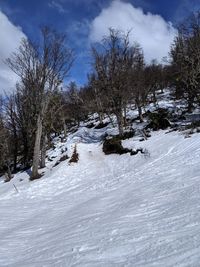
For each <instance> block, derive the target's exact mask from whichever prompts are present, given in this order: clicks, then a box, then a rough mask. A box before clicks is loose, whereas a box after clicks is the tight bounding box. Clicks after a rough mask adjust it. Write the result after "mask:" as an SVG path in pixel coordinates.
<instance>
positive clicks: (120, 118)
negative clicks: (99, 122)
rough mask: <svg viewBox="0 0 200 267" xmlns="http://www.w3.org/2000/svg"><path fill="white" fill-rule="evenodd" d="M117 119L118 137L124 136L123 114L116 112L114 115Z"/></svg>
mask: <svg viewBox="0 0 200 267" xmlns="http://www.w3.org/2000/svg"><path fill="white" fill-rule="evenodd" d="M116 117H117V124H118V130H119V135H120V136H122V135H123V134H124V128H123V114H122V112H121V111H118V112H117V113H116Z"/></svg>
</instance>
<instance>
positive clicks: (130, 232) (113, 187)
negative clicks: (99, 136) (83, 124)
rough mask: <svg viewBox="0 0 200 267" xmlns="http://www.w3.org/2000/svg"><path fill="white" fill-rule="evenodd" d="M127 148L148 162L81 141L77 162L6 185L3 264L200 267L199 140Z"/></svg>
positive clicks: (158, 140)
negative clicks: (144, 152)
mask: <svg viewBox="0 0 200 267" xmlns="http://www.w3.org/2000/svg"><path fill="white" fill-rule="evenodd" d="M71 144H72V140H70V142H69V144H68V146H71ZM124 145H125V146H129V147H133V148H134V147H145V148H146V149H148V151H149V152H150V157H148V158H145V157H144V156H143V155H141V154H138V155H136V156H132V157H131V156H129V154H126V155H121V156H119V155H110V156H105V155H104V154H103V153H102V146H101V145H100V144H99V143H95V144H94V143H93V144H92V143H91V144H84V143H78V153H79V154H80V161H79V162H78V164H72V165H71V166H69V165H68V164H67V162H66V161H64V162H62V163H60V164H59V165H58V166H56V167H55V168H53V169H52V168H49V169H47V172H46V174H45V176H44V177H43V178H42V179H40V180H37V181H34V182H31V183H29V182H26V179H25V180H24V182H21V183H17V188H18V190H19V193H16V192H15V189H14V188H13V186H12V182H11V183H10V184H0V203H1V204H0V214H1V220H0V266H1V267H3V266H12V267H29V266H31V267H46V266H63V267H65V266H69V267H72V266H73V267H74V266H77V267H78V266H80V267H86V266H87V267H104V266H108V267H113V266H117V267H133V266H134V267H135V266H142V267H143V266H144V267H145V266H159V267H160V266H164V267H168V266H180V267H189V266H190V267H192V266H194V267H198V266H200V175H199V173H200V164H199V162H200V148H199V147H200V138H199V135H198V134H194V135H193V136H192V137H191V138H188V139H185V138H184V137H183V135H181V134H179V133H170V134H165V132H164V131H160V132H156V133H154V134H153V136H152V137H151V138H150V139H148V140H147V141H144V142H142V143H140V142H139V141H135V140H134V139H130V140H126V141H124ZM23 175H24V174H21V176H23Z"/></svg>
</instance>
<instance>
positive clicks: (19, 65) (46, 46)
mask: <svg viewBox="0 0 200 267" xmlns="http://www.w3.org/2000/svg"><path fill="white" fill-rule="evenodd" d="M41 33H42V42H41V44H38V45H34V44H33V43H31V42H30V41H29V40H27V39H24V40H23V42H22V44H21V46H20V48H19V51H18V52H16V53H14V54H13V55H12V56H11V57H10V58H9V59H8V60H7V64H8V65H9V66H10V68H11V69H12V70H13V71H14V72H15V73H16V74H17V75H18V76H19V77H20V80H21V84H22V86H23V87H24V88H25V89H26V90H27V91H28V92H30V93H31V95H32V96H33V99H34V100H35V102H34V103H32V107H33V108H34V109H35V114H36V128H35V141H34V149H33V166H32V175H31V178H30V179H31V180H34V179H37V178H39V174H38V165H39V160H40V148H41V138H42V133H43V124H44V120H45V115H46V112H47V108H48V105H49V101H50V98H51V93H52V92H53V91H54V90H55V89H56V88H58V87H59V86H60V84H61V83H62V81H63V79H64V78H65V77H66V75H67V74H68V72H69V70H70V67H71V65H72V61H73V55H72V51H71V50H70V49H69V48H67V47H66V45H65V41H66V37H65V35H63V34H59V33H57V32H55V31H53V30H50V29H49V28H47V27H44V28H43V29H42V31H41ZM28 97H29V96H28Z"/></svg>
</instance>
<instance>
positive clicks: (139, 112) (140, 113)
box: [138, 105, 144, 122]
mask: <svg viewBox="0 0 200 267" xmlns="http://www.w3.org/2000/svg"><path fill="white" fill-rule="evenodd" d="M138 114H139V119H140V122H143V121H144V119H143V116H142V107H141V106H140V105H138Z"/></svg>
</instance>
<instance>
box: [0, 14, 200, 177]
mask: <svg viewBox="0 0 200 267" xmlns="http://www.w3.org/2000/svg"><path fill="white" fill-rule="evenodd" d="M41 37H42V38H41V40H42V41H40V42H38V43H37V44H35V43H32V42H31V41H30V40H27V39H24V40H23V41H22V43H21V46H20V47H19V49H18V51H16V52H15V53H13V54H12V55H11V56H10V58H9V59H7V65H8V66H9V67H10V68H11V69H12V70H13V71H14V72H15V73H16V74H17V75H18V77H19V82H18V83H17V85H16V90H15V92H14V93H13V94H12V95H7V96H5V95H3V96H1V99H0V171H1V173H3V172H6V173H7V176H8V179H11V178H12V173H15V172H16V171H18V170H19V169H28V168H30V167H31V166H32V174H31V177H30V180H34V179H37V178H39V177H40V176H39V173H38V168H39V167H40V168H43V167H45V157H46V149H47V148H48V146H49V145H50V142H51V138H52V136H55V135H58V134H61V133H62V134H63V136H64V137H66V136H67V133H68V129H69V128H70V127H71V126H74V125H79V124H80V122H81V120H84V119H85V118H87V116H88V115H89V114H92V113H95V112H96V113H97V114H98V116H99V121H100V123H102V122H103V118H104V117H105V116H107V117H109V118H111V119H112V118H113V116H114V117H115V118H116V122H117V127H118V130H119V135H123V133H124V126H126V113H127V108H128V107H129V106H130V105H132V106H135V109H137V111H138V118H139V120H140V122H142V121H143V112H144V108H145V106H146V105H147V103H154V104H155V105H156V102H157V99H156V92H157V91H161V92H162V90H163V89H164V88H170V89H171V90H172V92H173V94H174V97H175V98H176V99H184V100H185V101H186V103H187V107H188V112H192V110H193V109H194V107H195V106H197V105H199V104H200V13H199V12H198V13H195V14H193V15H192V16H191V17H190V18H189V19H187V20H186V21H185V22H184V23H183V24H182V25H181V26H180V28H179V31H178V35H177V37H176V38H175V40H174V43H173V44H172V47H171V51H170V55H169V60H168V62H167V64H166V63H165V64H160V63H157V62H156V61H152V62H151V63H150V64H147V63H146V62H145V59H144V55H143V51H142V48H141V47H140V45H139V44H137V43H135V44H133V43H130V40H129V33H122V32H119V31H118V30H115V29H110V31H109V34H108V36H106V37H105V38H104V39H103V40H102V43H101V44H98V45H94V46H93V47H92V48H91V57H92V70H91V72H90V73H89V74H88V81H87V83H86V84H85V85H84V86H82V87H81V88H80V87H78V86H77V85H76V83H75V82H71V83H69V84H68V85H66V84H65V83H66V79H67V77H68V75H69V72H70V69H71V67H72V65H73V61H74V55H73V52H72V49H70V48H69V47H68V46H67V45H66V36H65V35H63V34H60V33H58V32H56V31H54V30H52V29H50V28H48V27H44V28H42V30H41ZM136 41H137V40H136Z"/></svg>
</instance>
